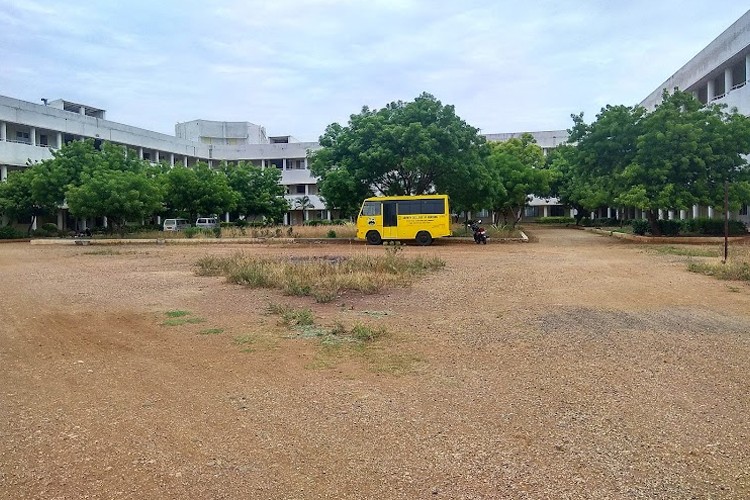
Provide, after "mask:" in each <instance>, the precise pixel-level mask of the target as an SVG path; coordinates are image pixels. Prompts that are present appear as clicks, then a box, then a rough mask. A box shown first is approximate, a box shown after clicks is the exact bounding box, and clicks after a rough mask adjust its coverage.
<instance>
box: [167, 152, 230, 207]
mask: <svg viewBox="0 0 750 500" xmlns="http://www.w3.org/2000/svg"><path fill="white" fill-rule="evenodd" d="M164 187H165V196H164V197H165V202H166V205H167V208H168V210H170V211H172V212H176V213H180V214H186V215H188V216H189V217H190V219H191V220H195V218H196V217H197V216H198V214H201V215H212V214H220V213H223V212H228V211H231V210H232V209H234V208H235V206H236V204H237V200H238V198H239V195H238V194H237V193H236V192H235V191H234V190H233V189H232V188H231V187H230V186H229V181H228V179H227V176H226V175H225V174H224V172H222V171H221V170H213V169H211V168H210V167H209V166H208V164H206V163H203V162H199V163H197V164H196V165H195V167H193V168H186V167H174V168H173V169H171V170H170V171H169V172H168V173H167V174H165V175H164Z"/></svg>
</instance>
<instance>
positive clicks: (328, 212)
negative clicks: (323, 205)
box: [326, 210, 331, 220]
mask: <svg viewBox="0 0 750 500" xmlns="http://www.w3.org/2000/svg"><path fill="white" fill-rule="evenodd" d="M326 219H328V220H331V211H330V210H326Z"/></svg>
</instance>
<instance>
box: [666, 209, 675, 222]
mask: <svg viewBox="0 0 750 500" xmlns="http://www.w3.org/2000/svg"><path fill="white" fill-rule="evenodd" d="M667 219H669V220H674V210H669V211H668V212H667Z"/></svg>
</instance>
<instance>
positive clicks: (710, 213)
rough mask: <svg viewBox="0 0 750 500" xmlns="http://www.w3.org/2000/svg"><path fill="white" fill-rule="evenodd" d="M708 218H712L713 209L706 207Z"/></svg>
mask: <svg viewBox="0 0 750 500" xmlns="http://www.w3.org/2000/svg"><path fill="white" fill-rule="evenodd" d="M708 218H709V219H713V218H714V207H708Z"/></svg>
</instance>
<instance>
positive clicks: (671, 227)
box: [657, 219, 682, 236]
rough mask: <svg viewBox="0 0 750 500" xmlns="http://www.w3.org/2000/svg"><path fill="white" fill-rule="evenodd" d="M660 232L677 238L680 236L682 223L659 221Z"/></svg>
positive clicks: (677, 221)
mask: <svg viewBox="0 0 750 500" xmlns="http://www.w3.org/2000/svg"><path fill="white" fill-rule="evenodd" d="M657 225H658V226H659V232H661V234H663V235H664V236H677V235H678V234H680V229H681V228H682V223H681V222H680V221H679V220H667V219H660V220H658V221H657Z"/></svg>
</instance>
